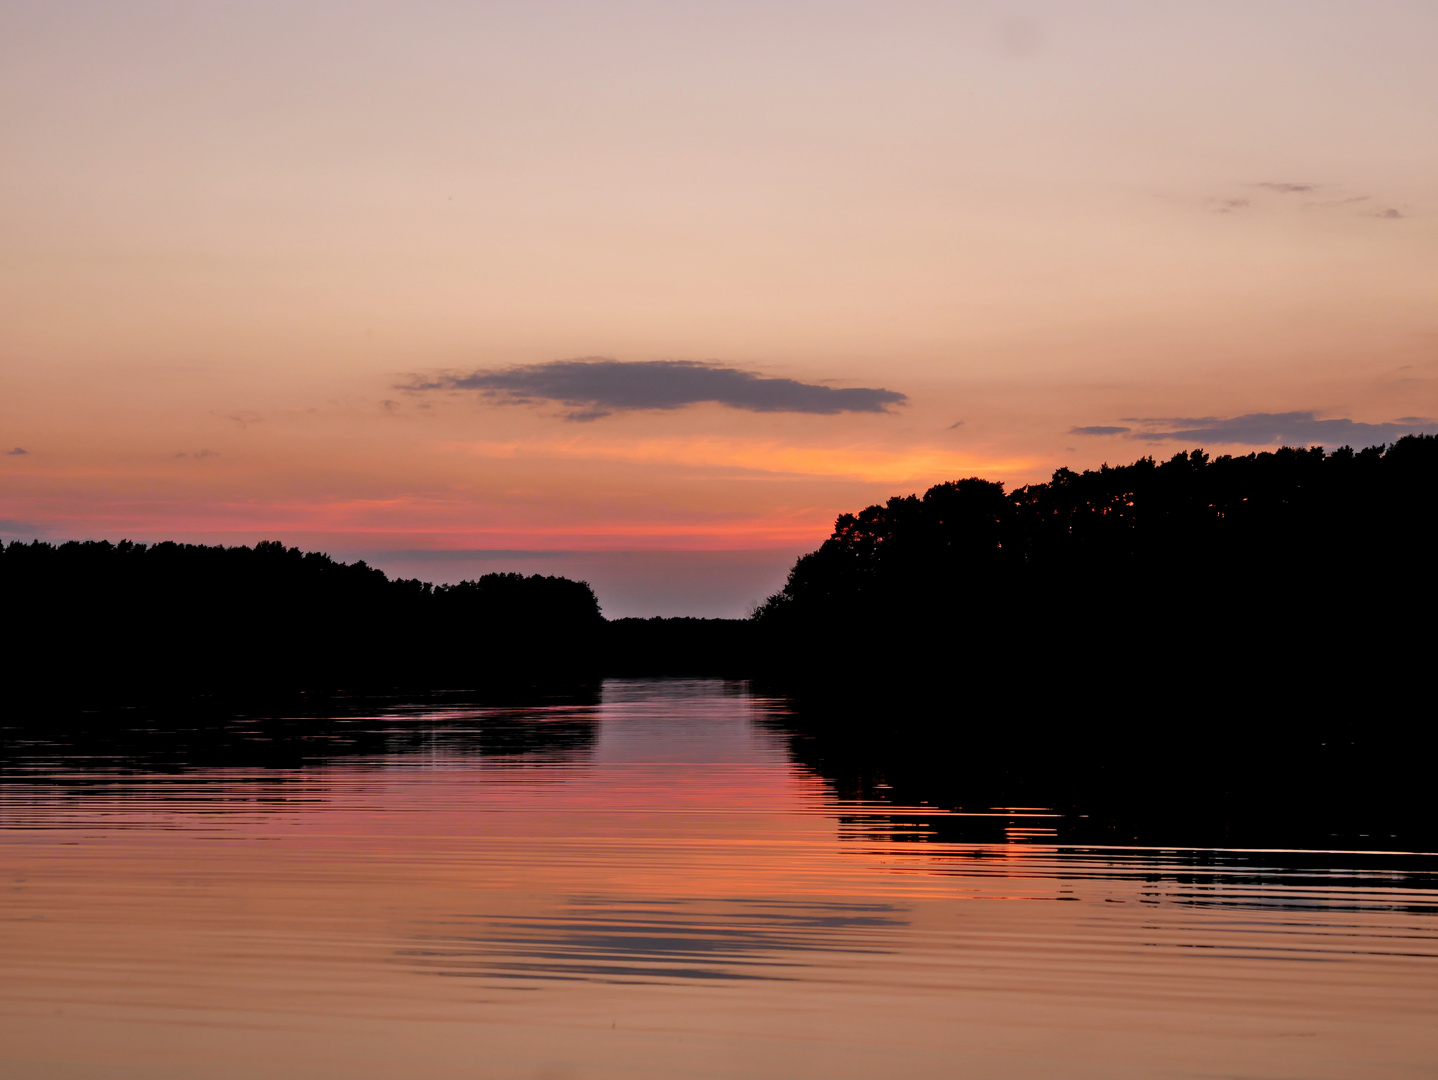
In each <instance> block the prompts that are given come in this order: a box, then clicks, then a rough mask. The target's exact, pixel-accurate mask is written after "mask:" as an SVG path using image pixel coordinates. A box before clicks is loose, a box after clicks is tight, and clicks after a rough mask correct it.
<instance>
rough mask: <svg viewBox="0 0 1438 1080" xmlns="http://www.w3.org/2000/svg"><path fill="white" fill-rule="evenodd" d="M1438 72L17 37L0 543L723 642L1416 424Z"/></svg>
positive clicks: (270, 32)
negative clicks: (1099, 476) (986, 492)
mask: <svg viewBox="0 0 1438 1080" xmlns="http://www.w3.org/2000/svg"><path fill="white" fill-rule="evenodd" d="M1435 56H1438V5H1435V4H1433V3H1430V2H1427V0H1423V2H1382V0H1368V2H1364V3H1325V2H1321V0H1302V2H1292V3H1284V2H1266V3H1261V4H1254V3H1252V2H1251V0H1250V2H1244V3H1224V2H1201V3H1200V2H1194V3H1154V2H1143V3H1139V2H1117V0H1114V2H1086V3H1073V2H1063V3H1023V4H1016V3H1007V2H997V0H996V2H981V0H976V2H972V3H960V2H957V0H950V2H912V3H908V2H899V3H888V4H879V3H848V2H843V0H826V2H824V3H818V2H812V3H799V2H784V0H769V2H767V3H762V4H760V3H748V2H743V0H728V2H725V3H703V4H698V3H684V2H675V0H670V2H667V3H632V2H624V0H606V2H603V3H599V2H591V3H551V2H546V0H527V2H524V3H452V2H439V0H434V2H428V3H426V2H410V3H404V4H397V3H396V4H384V3H351V2H346V3H339V2H333V0H314V2H299V3H296V2H286V3H261V2H246V3H222V2H215V3H204V4H195V3H144V2H131V3H126V4H123V5H120V4H106V3H63V2H62V3H56V2H54V0H47V2H43V3H41V2H23V0H4V2H3V3H0V162H3V168H0V387H3V394H0V444H3V445H0V519H3V520H0V536H3V537H4V538H7V539H17V538H18V539H29V538H31V537H36V536H39V537H42V538H47V539H67V538H109V539H114V540H118V539H120V538H122V537H128V538H131V539H136V540H159V539H166V538H171V539H183V540H188V541H196V542H206V543H226V544H229V543H253V542H254V541H257V540H261V539H279V540H283V541H286V542H288V543H294V544H298V545H301V546H303V547H306V548H315V549H321V550H326V551H329V552H330V553H331V554H334V555H336V556H339V557H344V558H360V557H363V558H367V559H369V560H370V561H372V562H374V563H375V564H377V565H379V566H381V567H383V568H385V569H386V570H390V571H393V572H397V573H403V574H405V575H406V576H410V575H417V576H420V577H424V578H426V579H429V580H455V579H457V578H459V577H464V576H474V575H475V574H478V573H483V572H485V571H487V570H499V569H522V570H524V571H526V572H532V571H539V572H544V573H567V574H571V575H573V576H579V577H585V578H587V579H588V580H590V581H592V582H593V583H594V584H595V586H596V590H597V591H598V593H599V596H600V600H601V602H602V603H603V604H604V607H605V611H606V614H610V615H634V614H642V615H649V614H696V615H698V614H702V615H714V614H727V615H736V614H742V613H743V612H744V610H745V609H746V608H747V607H748V606H749V605H751V604H753V603H754V602H756V601H758V600H760V599H762V598H763V596H764V595H765V594H766V593H767V592H769V591H772V590H773V589H774V588H776V587H777V586H778V585H779V584H781V583H782V580H783V575H784V571H785V570H786V569H787V566H788V564H789V563H790V562H791V561H792V559H793V557H794V555H795V554H797V553H799V552H801V551H804V550H809V549H812V548H813V547H815V546H817V544H818V543H819V542H821V541H822V540H823V538H824V537H825V536H826V535H827V534H828V531H829V529H830V527H831V526H832V523H833V519H834V517H835V515H836V514H838V513H840V512H842V511H845V510H853V509H857V508H859V507H862V506H863V505H865V504H867V503H870V502H874V501H878V500H880V499H882V498H884V497H887V496H888V495H891V494H907V493H909V492H913V491H922V490H923V489H924V488H925V487H927V486H928V485H930V484H933V483H936V482H939V481H942V480H947V479H954V478H957V477H961V476H969V475H980V476H985V477H989V478H991V479H997V480H1004V481H1006V482H1008V483H1010V484H1017V483H1024V482H1027V481H1032V480H1040V479H1044V478H1046V477H1047V476H1048V475H1049V473H1051V472H1052V470H1053V469H1054V468H1055V467H1057V466H1059V465H1068V466H1070V467H1075V468H1079V467H1089V466H1095V465H1097V464H1099V463H1101V462H1104V461H1109V462H1119V461H1128V460H1132V459H1133V458H1136V457H1138V456H1141V455H1143V454H1154V455H1156V456H1167V455H1168V454H1171V453H1173V452H1174V451H1176V450H1179V449H1185V448H1187V447H1189V446H1203V447H1205V448H1206V449H1207V450H1208V451H1209V452H1210V453H1225V452H1227V453H1248V452H1250V451H1252V450H1255V449H1262V448H1264V447H1272V446H1275V445H1278V444H1279V443H1280V442H1283V443H1289V444H1309V443H1324V444H1327V445H1329V446H1336V445H1339V444H1342V443H1351V444H1353V445H1355V446H1357V445H1367V444H1371V443H1375V442H1384V441H1392V439H1393V438H1395V437H1396V436H1397V435H1398V434H1401V433H1403V432H1408V431H1438V419H1435V418H1438V138H1435V137H1434V135H1435V131H1438V63H1435V61H1434V57H1435ZM580 361H582V362H580Z"/></svg>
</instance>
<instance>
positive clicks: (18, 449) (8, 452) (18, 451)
mask: <svg viewBox="0 0 1438 1080" xmlns="http://www.w3.org/2000/svg"><path fill="white" fill-rule="evenodd" d="M29 452H30V451H29V450H26V449H25V448H24V447H23V446H17V447H15V449H14V450H6V451H5V456H6V457H19V456H20V455H22V454H28V453H29Z"/></svg>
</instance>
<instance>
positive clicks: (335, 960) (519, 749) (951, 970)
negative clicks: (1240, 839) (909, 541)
mask: <svg viewBox="0 0 1438 1080" xmlns="http://www.w3.org/2000/svg"><path fill="white" fill-rule="evenodd" d="M786 713H787V707H786V705H785V703H784V702H783V701H782V700H778V699H768V698H764V697H760V696H756V695H755V694H753V693H752V692H750V691H749V690H748V688H747V687H746V685H745V684H742V683H725V682H719V681H699V680H610V681H608V682H606V683H605V684H604V686H603V688H602V692H601V695H600V698H599V699H598V700H597V701H584V702H579V703H575V702H559V703H554V704H550V705H545V706H538V707H524V708H517V707H506V708H498V707H493V708H478V707H473V706H463V705H456V704H436V703H434V702H430V703H427V704H404V703H388V704H386V705H384V706H383V707H376V708H374V709H372V710H370V711H368V712H366V711H364V710H359V711H358V712H356V711H354V710H350V711H348V712H346V713H345V714H344V715H341V716H336V717H335V718H334V719H333V720H332V721H329V722H326V723H319V722H315V721H314V720H313V719H310V720H308V721H306V722H304V723H299V722H296V723H294V724H292V725H288V726H287V724H286V723H285V722H283V719H281V720H275V719H274V718H271V719H269V720H267V721H264V722H261V721H257V720H253V719H246V720H237V721H236V722H235V723H234V724H232V725H227V726H225V727H224V728H223V730H220V731H216V730H213V729H206V730H203V731H202V730H200V729H199V728H196V729H195V730H192V731H181V732H178V733H177V732H176V731H174V730H172V729H166V730H163V731H161V730H152V731H138V732H136V731H131V732H126V733H123V734H116V735H115V736H114V737H113V738H110V739H108V740H97V741H92V742H90V743H86V744H84V745H83V746H81V745H80V744H77V743H75V742H73V741H72V742H69V743H66V742H63V741H49V740H47V739H46V738H43V737H40V736H35V735H34V734H33V728H27V729H26V732H28V733H27V734H22V735H20V736H15V737H12V738H10V740H9V742H8V743H7V746H6V750H5V770H4V774H3V775H4V783H3V785H0V935H3V940H0V1073H3V1075H5V1076H6V1077H14V1078H27V1080H28V1078H66V1080H73V1078H122V1077H123V1078H142V1077H143V1078H146V1080H159V1078H172V1077H174V1078H177V1077H204V1078H214V1080H222V1078H242V1077H243V1078H250V1077H256V1078H257V1077H267V1078H273V1077H305V1078H322V1077H334V1078H345V1080H356V1078H368V1077H384V1078H393V1077H420V1078H429V1077H466V1078H477V1077H480V1078H482V1077H496V1078H509V1077H515V1078H548V1080H559V1078H566V1077H572V1078H591V1077H592V1078H610V1077H615V1078H617V1077H654V1078H661V1077H662V1078H677V1077H704V1078H729V1077H734V1078H739V1077H744V1078H764V1077H785V1078H789V1077H813V1078H825V1080H833V1078H847V1077H854V1078H861V1077H862V1078H874V1077H904V1078H928V1077H934V1078H938V1077H945V1078H948V1077H987V1078H995V1077H1033V1078H1038V1077H1043V1078H1068V1077H1092V1078H1106V1080H1108V1078H1115V1077H1155V1076H1163V1077H1205V1078H1208V1077H1245V1078H1247V1077H1253V1078H1258V1077H1265V1078H1266V1077H1272V1078H1294V1077H1304V1078H1327V1077H1332V1078H1339V1077H1365V1078H1381V1077H1408V1076H1430V1077H1431V1076H1433V1075H1434V1073H1435V1072H1438V919H1435V913H1438V873H1435V871H1438V859H1435V858H1434V857H1433V856H1431V855H1428V854H1423V853H1405V852H1402V851H1399V852H1389V853H1384V852H1381V851H1380V852H1373V851H1365V852H1341V851H1339V852H1335V851H1322V850H1307V851H1296V850H1284V849H1277V848H1275V849H1267V850H1262V849H1247V850H1221V849H1203V850H1197V849H1186V848H1182V847H1162V846H1156V845H1152V844H1149V845H1144V846H1124V845H1122V844H1087V845H1078V844H1074V843H1068V842H1064V841H1063V840H1062V838H1061V835H1060V832H1059V830H1058V829H1057V827H1056V818H1055V813H1054V811H1053V810H1050V809H1049V808H1046V807H1043V806H1024V807H997V808H993V807H988V808H979V809H970V810H966V811H965V812H964V813H962V814H960V813H957V812H952V811H945V810H942V809H940V808H938V807H936V806H931V805H923V804H916V805H910V806H904V805H898V804H896V803H895V802H894V800H893V798H892V797H889V796H887V795H886V793H885V791H884V785H882V784H879V785H877V790H869V791H866V792H865V793H864V794H862V795H855V794H853V793H852V792H848V793H846V790H847V789H846V788H845V786H844V785H842V784H837V783H835V781H834V779H833V778H832V777H826V776H823V775H821V774H820V773H819V772H817V771H816V770H815V769H814V768H813V767H811V766H807V765H804V764H801V763H800V762H799V761H798V760H796V757H795V755H794V753H793V749H792V742H791V740H790V739H789V737H788V735H787V734H786V728H785V726H784V725H785V716H786ZM107 722H109V723H111V724H112V725H113V724H118V723H120V721H118V720H114V719H109V720H107ZM970 825H971V826H972V827H971V828H969V827H968V826H970Z"/></svg>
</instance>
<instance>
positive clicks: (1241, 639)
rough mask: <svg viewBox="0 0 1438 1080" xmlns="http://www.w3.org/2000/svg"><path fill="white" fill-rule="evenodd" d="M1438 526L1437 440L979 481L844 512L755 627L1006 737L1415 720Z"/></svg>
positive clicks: (810, 672)
mask: <svg viewBox="0 0 1438 1080" xmlns="http://www.w3.org/2000/svg"><path fill="white" fill-rule="evenodd" d="M1435 525H1438V438H1435V437H1432V436H1409V437H1405V438H1403V439H1401V440H1399V441H1398V442H1397V443H1395V444H1394V445H1392V446H1390V447H1382V446H1380V447H1374V448H1371V449H1366V450H1362V451H1354V450H1352V449H1349V448H1346V447H1345V448H1343V449H1339V450H1336V451H1333V452H1332V453H1325V452H1324V451H1323V450H1322V449H1321V448H1318V447H1314V448H1312V449H1307V450H1304V449H1292V448H1284V449H1281V450H1277V451H1275V452H1271V453H1254V454H1249V455H1246V456H1223V457H1218V458H1213V459H1210V458H1209V456H1208V455H1206V454H1204V453H1203V452H1202V451H1200V450H1194V451H1190V452H1184V453H1179V454H1176V455H1174V456H1173V457H1171V458H1170V459H1169V460H1167V461H1164V462H1156V461H1154V460H1153V459H1152V458H1148V457H1145V458H1141V459H1140V460H1138V461H1136V462H1134V463H1133V464H1131V465H1123V466H1114V467H1111V466H1107V465H1105V466H1104V467H1103V468H1100V469H1094V470H1087V471H1084V472H1081V473H1078V472H1073V471H1070V470H1068V469H1060V470H1058V471H1057V472H1056V473H1054V475H1053V478H1052V479H1051V480H1050V481H1049V482H1047V483H1041V484H1031V485H1027V486H1024V487H1021V488H1018V489H1017V490H1014V491H1012V492H1006V491H1005V490H1004V488H1003V486H1002V485H1001V484H997V483H993V482H990V481H985V480H980V479H977V478H973V479H967V480H958V481H954V482H950V483H946V484H939V485H937V486H935V487H932V488H930V489H929V490H928V491H926V492H925V493H924V494H923V496H917V495H910V496H907V497H902V498H898V497H896V498H892V499H890V500H889V501H888V502H886V503H884V504H882V505H876V506H870V507H868V508H867V509H865V510H863V511H861V512H860V513H857V514H845V515H843V516H841V517H840V518H839V519H838V521H837V522H836V524H835V527H834V532H833V534H832V535H831V536H830V538H829V539H828V540H827V541H825V542H824V544H823V545H822V546H821V547H820V548H819V549H818V550H817V551H815V552H812V553H810V554H808V555H805V556H803V557H802V558H800V559H799V560H798V562H797V563H796V564H795V566H794V568H793V570H792V571H791V573H790V575H789V579H788V582H787V584H786V585H785V587H784V589H783V591H782V592H780V593H778V594H777V595H775V596H773V597H771V598H770V599H769V600H768V601H767V602H766V603H765V604H764V605H763V607H762V608H761V609H760V610H759V611H758V612H757V614H756V616H755V619H756V622H757V624H758V625H759V627H760V628H761V630H762V635H763V642H764V644H763V648H762V653H763V655H764V656H765V658H766V667H767V670H768V671H769V673H770V674H771V675H772V676H773V677H776V678H778V679H779V680H780V681H781V683H787V684H789V685H797V686H799V687H801V688H802V689H805V690H807V691H809V692H813V693H822V692H824V691H826V690H827V691H831V692H832V691H838V692H839V694H840V695H842V696H846V697H852V696H853V694H854V692H855V690H856V689H863V688H865V687H872V688H877V689H878V691H879V692H880V693H890V692H903V691H905V690H914V689H915V688H920V689H922V690H924V691H926V692H927V696H929V697H930V698H934V697H939V698H944V699H946V700H950V701H959V702H965V703H968V704H969V705H970V707H984V708H990V709H991V710H994V712H993V715H994V717H995V722H1002V721H1000V720H998V717H1000V716H1002V715H1005V714H1013V713H1015V712H1016V711H1023V710H1025V709H1026V708H1028V707H1041V708H1044V709H1049V710H1059V711H1060V712H1062V711H1068V712H1070V713H1071V714H1074V715H1081V714H1086V715H1091V716H1110V717H1130V718H1137V717H1141V718H1144V719H1145V720H1146V721H1147V722H1148V723H1149V726H1150V729H1152V727H1153V725H1155V724H1161V723H1162V722H1163V719H1164V718H1165V717H1166V716H1172V715H1176V714H1193V713H1205V712H1207V713H1210V714H1212V715H1213V716H1215V717H1218V716H1222V715H1234V714H1236V713H1237V712H1242V713H1243V714H1245V715H1249V714H1251V712H1252V710H1253V709H1255V708H1260V707H1266V708H1270V709H1273V710H1278V711H1281V712H1282V713H1283V714H1284V715H1288V716H1294V715H1297V710H1299V709H1300V708H1301V707H1316V708H1321V709H1323V710H1325V711H1326V712H1329V713H1331V712H1332V711H1333V710H1335V709H1344V708H1346V709H1359V710H1366V711H1373V710H1381V709H1383V708H1397V707H1411V706H1414V705H1415V704H1416V703H1417V702H1418V701H1419V700H1420V698H1421V699H1425V700H1426V699H1427V694H1428V687H1429V680H1430V669H1431V665H1432V652H1431V650H1432V647H1433V645H1434V642H1435V637H1434V600H1435V599H1438V589H1435V584H1438V560H1435V557H1434V556H1435V554H1438V545H1435V535H1438V534H1435ZM841 688H842V689H841ZM1429 708H1430V709H1431V706H1429ZM1096 730H1097V729H1096ZM1103 730H1104V731H1105V732H1108V733H1110V735H1111V733H1112V732H1113V731H1115V730H1116V729H1115V727H1114V725H1112V724H1106V725H1103Z"/></svg>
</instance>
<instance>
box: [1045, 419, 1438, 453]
mask: <svg viewBox="0 0 1438 1080" xmlns="http://www.w3.org/2000/svg"><path fill="white" fill-rule="evenodd" d="M1124 419H1126V420H1129V421H1130V422H1132V423H1136V424H1141V425H1143V429H1142V430H1140V431H1137V432H1134V433H1133V434H1131V435H1130V436H1129V437H1130V438H1133V439H1141V440H1144V441H1147V442H1186V443H1194V444H1202V443H1216V444H1220V445H1222V444H1236V445H1239V446H1273V445H1276V444H1282V445H1285V446H1310V445H1315V444H1316V445H1322V446H1344V445H1347V446H1353V447H1360V448H1361V447H1365V446H1375V445H1377V444H1378V443H1386V442H1393V441H1394V440H1395V439H1398V438H1400V437H1401V436H1404V435H1415V434H1434V433H1438V422H1435V421H1434V420H1431V419H1426V418H1424V417H1419V416H1409V417H1404V418H1403V419H1401V420H1396V421H1392V422H1388V423H1381V424H1367V423H1363V422H1361V421H1358V420H1350V419H1348V418H1347V417H1341V416H1340V417H1331V418H1328V419H1319V418H1318V417H1317V416H1316V415H1315V414H1313V413H1311V412H1285V413H1248V414H1246V415H1244V416H1234V417H1228V418H1221V417H1216V416H1197V417H1195V416H1183V417H1165V418H1155V417H1147V418H1144V417H1124ZM1117 430H1118V429H1113V428H1075V429H1074V431H1076V432H1078V433H1081V434H1098V433H1104V434H1108V433H1117Z"/></svg>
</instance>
